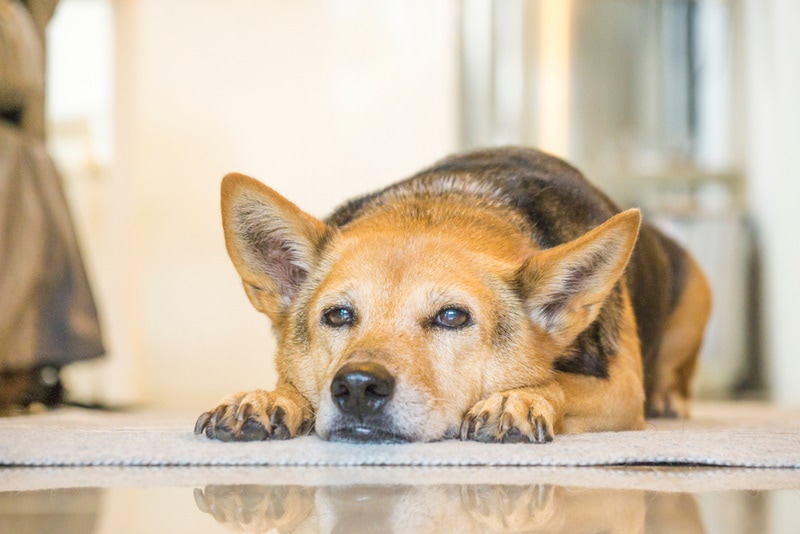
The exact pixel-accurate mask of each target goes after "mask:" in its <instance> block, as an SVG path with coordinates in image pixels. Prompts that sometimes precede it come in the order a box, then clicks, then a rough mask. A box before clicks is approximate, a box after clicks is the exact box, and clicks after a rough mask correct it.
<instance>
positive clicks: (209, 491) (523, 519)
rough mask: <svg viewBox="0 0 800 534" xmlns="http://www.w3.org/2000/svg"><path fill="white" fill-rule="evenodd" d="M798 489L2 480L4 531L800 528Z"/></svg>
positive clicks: (687, 533) (729, 533) (0, 528)
mask: <svg viewBox="0 0 800 534" xmlns="http://www.w3.org/2000/svg"><path fill="white" fill-rule="evenodd" d="M799 512H800V492H799V491H788V490H782V491H755V492H754V491H749V492H745V491H718V492H705V493H703V492H701V493H683V492H680V491H676V492H663V491H648V490H641V489H604V488H581V487H574V486H559V485H555V484H533V485H489V484H476V485H471V484H432V485H399V484H398V485H392V484H354V485H342V486H338V485H328V486H303V485H274V484H273V485H258V484H247V485H214V484H212V485H206V486H205V487H202V488H190V487H144V488H141V487H140V488H130V487H128V488H113V487H112V488H104V489H98V488H69V489H48V490H36V491H20V492H13V491H7V492H0V532H3V533H14V534H28V533H30V534H34V533H36V534H38V533H49V532H53V533H60V534H81V533H114V534H124V533H134V532H136V533H138V532H192V533H201V532H231V531H242V530H244V531H247V532H268V531H275V532H280V533H289V532H296V533H310V532H336V533H360V532H365V533H366V532H370V533H372V532H376V533H384V532H385V533H388V532H403V533H406V532H457V533H459V534H461V533H472V532H619V533H631V532H647V533H651V532H665V533H666V532H680V533H682V534H692V533H701V532H719V533H726V534H737V533H751V532H752V533H767V532H775V533H781V532H786V533H789V532H798V531H800V530H798V529H799V528H800V527H798V525H800V521H799V520H800V514H799Z"/></svg>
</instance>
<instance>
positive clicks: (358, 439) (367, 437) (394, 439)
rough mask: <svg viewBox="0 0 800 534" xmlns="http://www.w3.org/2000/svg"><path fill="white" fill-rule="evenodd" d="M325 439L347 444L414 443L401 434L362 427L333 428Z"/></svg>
mask: <svg viewBox="0 0 800 534" xmlns="http://www.w3.org/2000/svg"><path fill="white" fill-rule="evenodd" d="M326 439H327V440H328V441H340V442H347V443H408V442H411V441H414V440H413V439H411V438H410V437H408V436H405V435H403V434H398V433H396V432H392V431H390V430H386V429H384V428H378V427H372V426H364V425H356V426H344V427H339V428H335V429H334V430H331V432H330V433H329V434H328V436H327V438H326Z"/></svg>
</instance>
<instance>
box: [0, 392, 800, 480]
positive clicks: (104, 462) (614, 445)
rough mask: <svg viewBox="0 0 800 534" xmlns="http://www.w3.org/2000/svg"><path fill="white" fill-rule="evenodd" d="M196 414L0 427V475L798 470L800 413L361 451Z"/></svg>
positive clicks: (85, 415) (720, 408)
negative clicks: (537, 440) (201, 469)
mask: <svg viewBox="0 0 800 534" xmlns="http://www.w3.org/2000/svg"><path fill="white" fill-rule="evenodd" d="M193 425H194V416H193V415H188V414H187V415H177V414H164V413H153V412H138V413H102V412H90V411H82V410H76V409H67V410H57V411H53V412H48V413H43V414H39V415H31V416H21V417H12V418H6V419H0V466H6V467H23V466H28V467H43V466H49V467H68V466H149V467H155V466H273V467H300V466H326V467H344V466H417V467H418V466H438V467H444V466H540V467H541V466H551V467H552V466H568V467H577V466H631V465H633V466H641V465H649V466H664V465H669V466H674V465H681V466H726V467H747V468H793V469H796V468H800V411H796V410H784V409H778V408H775V407H771V406H768V405H760V404H751V403H726V404H702V403H701V404H699V405H697V406H696V407H695V413H694V416H693V417H692V419H690V420H688V421H671V420H653V421H649V422H648V428H647V430H644V431H639V432H607V433H594V434H581V435H565V436H557V437H556V440H555V441H554V442H552V443H548V444H544V445H537V444H482V443H473V442H461V441H442V442H436V443H411V444H400V445H363V444H343V443H328V442H325V441H322V440H320V439H319V438H317V437H315V436H307V437H303V438H298V439H294V440H289V441H277V442H251V443H220V442H216V441H211V440H208V439H207V438H205V437H204V436H195V435H194V434H193V432H192V427H193Z"/></svg>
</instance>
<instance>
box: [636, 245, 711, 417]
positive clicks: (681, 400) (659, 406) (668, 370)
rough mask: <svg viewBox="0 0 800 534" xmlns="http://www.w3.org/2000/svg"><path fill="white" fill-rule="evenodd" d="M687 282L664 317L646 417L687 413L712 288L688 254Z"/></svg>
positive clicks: (709, 309)
mask: <svg viewBox="0 0 800 534" xmlns="http://www.w3.org/2000/svg"><path fill="white" fill-rule="evenodd" d="M687 262H688V266H687V268H688V273H687V276H686V286H685V289H684V291H683V294H682V295H681V297H680V299H679V301H678V304H677V306H675V309H674V310H673V312H672V313H671V314H670V316H669V317H668V319H667V325H666V329H665V330H664V336H663V339H662V341H661V346H660V347H659V348H658V357H657V358H656V360H655V366H654V377H653V390H652V393H651V395H650V397H649V398H648V399H647V416H648V417H688V415H689V403H688V401H689V397H690V396H691V383H692V379H693V378H694V371H695V367H696V366H697V357H698V354H699V352H700V347H701V345H702V343H703V331H704V330H705V326H706V322H707V321H708V316H709V314H710V313H711V290H710V289H709V286H708V282H707V281H706V279H705V276H704V275H703V273H702V271H701V270H700V268H699V267H698V266H697V264H696V263H695V262H694V260H692V259H691V258H687Z"/></svg>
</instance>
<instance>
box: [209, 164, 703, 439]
mask: <svg viewBox="0 0 800 534" xmlns="http://www.w3.org/2000/svg"><path fill="white" fill-rule="evenodd" d="M222 210H223V225H224V227H225V236H226V244H227V247H228V251H229V253H230V256H231V259H232V260H233V263H234V264H235V266H236V268H237V270H238V272H239V274H240V276H241V277H242V280H243V283H244V287H245V291H246V293H247V295H248V297H249V298H250V300H251V302H252V303H253V305H254V306H255V307H256V308H257V309H258V310H259V311H262V312H263V313H265V314H266V315H268V316H269V318H270V319H271V320H272V323H273V326H274V328H275V332H276V335H277V337H278V353H277V358H276V359H277V367H278V375H279V383H278V386H277V388H276V390H274V391H272V392H267V391H262V390H258V391H255V392H249V393H241V394H237V395H234V396H233V397H231V398H229V399H228V400H226V401H225V402H223V403H222V404H221V405H220V406H219V407H218V408H216V409H215V410H213V411H211V412H206V413H204V414H203V415H201V416H200V418H199V419H198V422H197V425H196V431H197V432H198V433H200V432H205V433H206V435H208V436H209V437H212V438H217V439H222V440H252V439H275V438H287V437H293V436H295V435H298V434H304V433H308V432H309V431H311V430H312V429H315V430H316V432H317V433H318V434H319V435H320V436H322V437H323V438H326V439H345V440H356V441H430V440H436V439H442V438H447V437H461V438H462V439H476V440H480V441H531V442H543V441H549V440H551V439H552V436H553V435H554V434H557V433H573V432H587V431H603V430H628V429H639V428H642V427H643V425H644V416H645V412H647V414H648V415H652V416H659V415H660V416H685V415H686V414H687V413H688V407H687V405H686V402H687V400H688V398H689V394H690V391H689V388H690V382H691V378H692V375H693V371H694V367H695V363H696V359H697V353H698V351H699V348H700V344H701V341H702V334H703V329H704V326H705V322H706V320H707V318H708V314H709V308H710V293H709V289H708V285H707V283H706V281H705V279H704V277H703V275H702V273H701V272H700V270H699V268H698V267H697V266H696V264H695V263H694V261H693V260H692V259H691V258H690V257H689V256H688V255H687V253H686V252H685V251H684V250H683V249H681V248H680V247H679V246H678V245H677V244H675V243H674V242H673V241H671V240H670V239H668V238H667V237H665V236H664V235H663V234H661V233H659V232H658V231H657V230H655V229H654V228H653V227H651V226H649V225H647V224H646V223H645V224H642V225H641V229H640V216H639V212H638V211H636V210H629V211H626V212H623V213H620V212H619V209H618V208H617V207H616V206H615V205H614V204H613V203H612V202H611V201H610V200H609V199H608V198H607V197H606V196H605V195H603V194H602V193H601V192H599V191H598V190H597V189H595V188H594V187H593V186H592V185H591V184H589V183H588V182H587V181H586V180H585V179H584V178H583V177H582V176H581V174H580V173H579V172H578V171H577V170H575V169H574V168H572V167H570V166H569V165H567V164H566V163H564V162H563V161H561V160H558V159H556V158H553V157H551V156H548V155H546V154H543V153H541V152H537V151H535V150H531V149H521V148H504V149H491V150H483V151H476V152H471V153H467V154H463V155H458V156H453V157H450V158H448V159H445V160H443V161H441V162H439V163H438V164H436V165H434V166H433V167H431V168H429V169H427V170H425V171H423V172H421V173H419V174H417V175H415V176H413V177H411V178H409V179H407V180H405V181H403V182H400V183H398V184H396V185H393V186H391V187H389V188H387V189H384V190H382V191H380V192H377V193H374V194H371V195H368V196H365V197H362V198H359V199H356V200H353V201H351V202H350V203H348V204H346V205H345V206H343V207H341V208H339V209H338V210H336V211H335V212H334V213H333V214H332V215H331V216H330V217H329V218H328V219H327V220H326V221H325V222H322V221H319V220H317V219H315V218H313V217H311V216H310V215H307V214H306V213H304V212H302V211H301V210H300V209H299V208H297V207H296V206H295V205H294V204H292V203H290V202H289V201H287V200H286V199H284V198H283V197H281V196H280V195H278V194H277V193H275V192H274V191H272V190H271V189H269V188H268V187H266V186H264V185H262V184H260V183H259V182H257V181H255V180H253V179H251V178H247V177H245V176H242V175H229V176H227V177H226V178H225V180H224V181H223V186H222ZM637 234H638V242H637ZM634 245H635V246H634ZM626 266H627V270H626Z"/></svg>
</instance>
